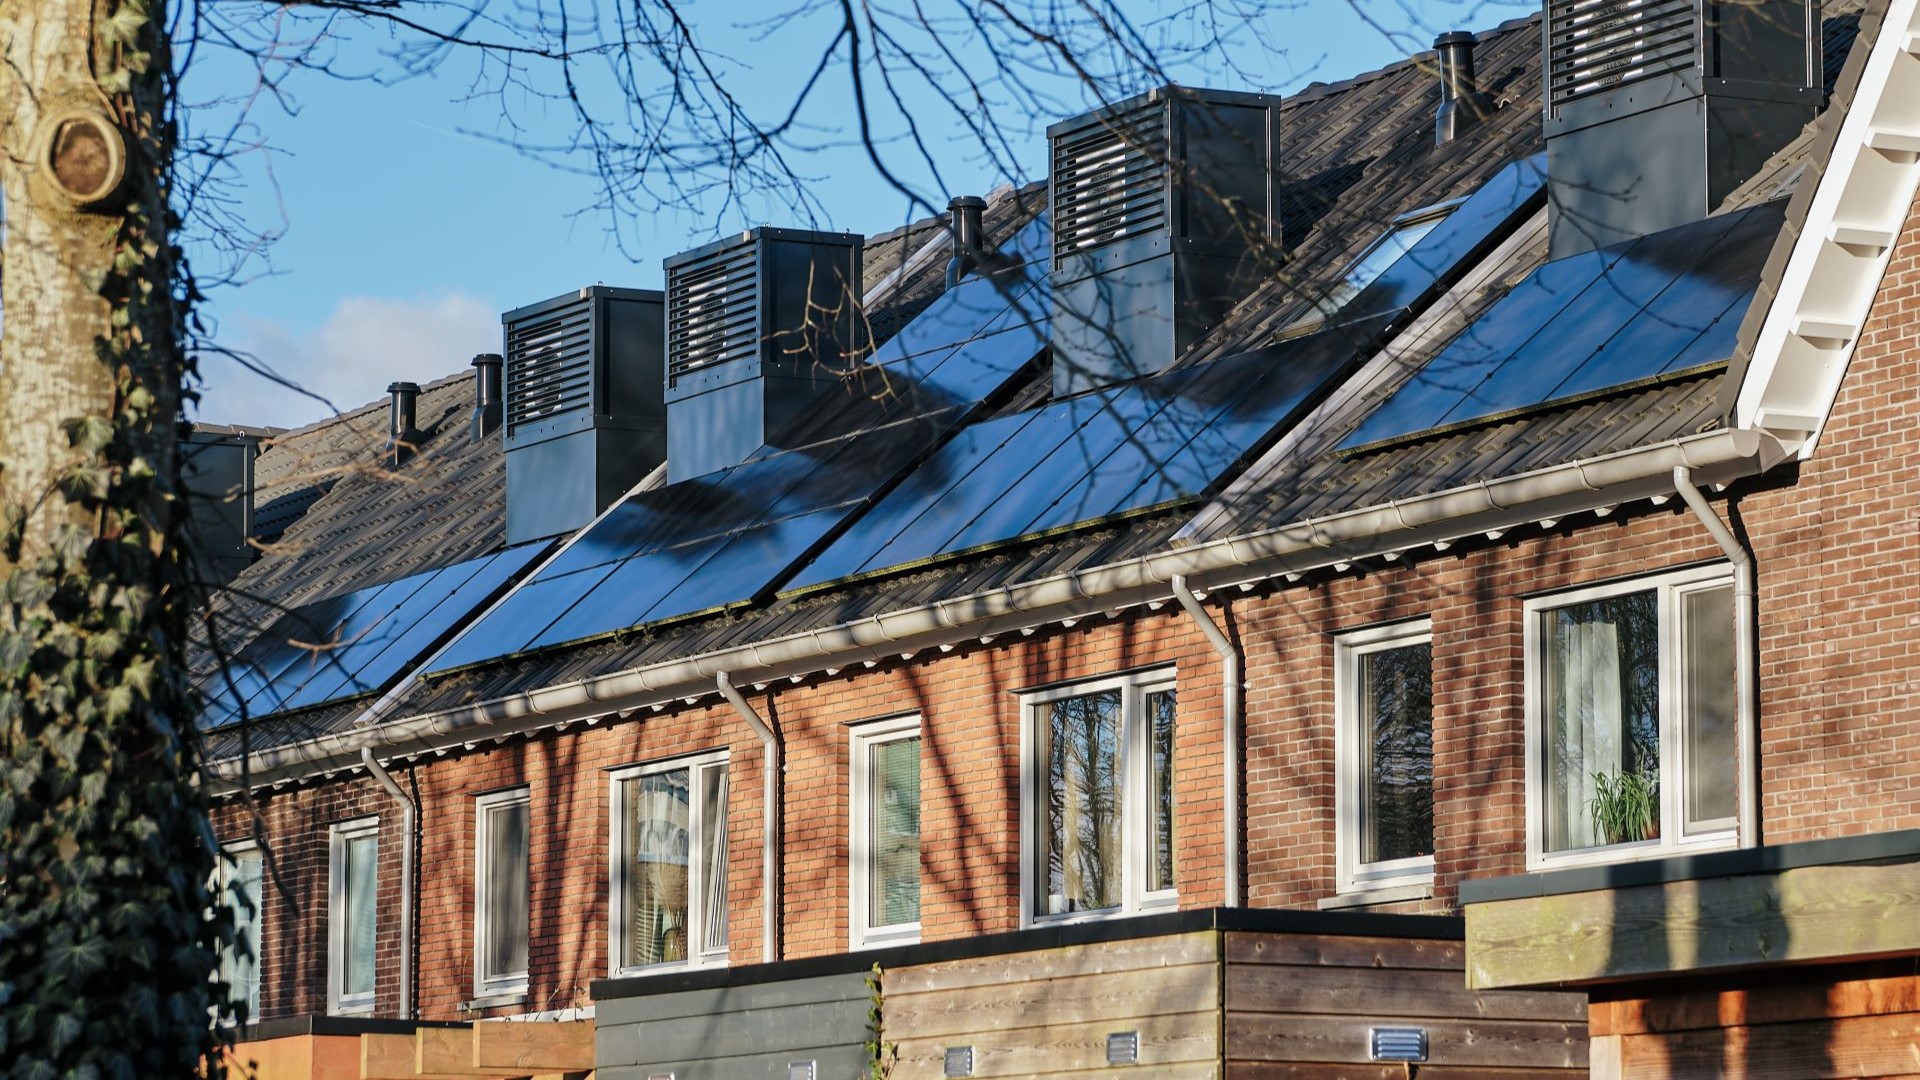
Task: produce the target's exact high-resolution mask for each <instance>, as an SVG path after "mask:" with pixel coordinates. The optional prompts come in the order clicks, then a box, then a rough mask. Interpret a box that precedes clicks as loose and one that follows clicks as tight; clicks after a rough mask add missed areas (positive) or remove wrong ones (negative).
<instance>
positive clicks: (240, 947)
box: [213, 840, 266, 1024]
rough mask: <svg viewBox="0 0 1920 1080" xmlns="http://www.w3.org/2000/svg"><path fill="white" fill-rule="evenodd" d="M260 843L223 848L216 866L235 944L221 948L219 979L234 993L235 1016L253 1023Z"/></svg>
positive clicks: (257, 983)
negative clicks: (230, 910) (228, 908)
mask: <svg viewBox="0 0 1920 1080" xmlns="http://www.w3.org/2000/svg"><path fill="white" fill-rule="evenodd" d="M265 865H266V864H265V862H264V860H263V859H262V855H261V851H260V846H259V845H258V844H256V843H254V842H253V841H251V840H247V841H243V842H240V843H236V844H229V845H227V846H225V847H224V848H222V849H221V853H220V860H219V863H218V865H216V867H215V868H214V878H213V883H214V889H215V895H216V897H217V898H218V899H220V900H222V901H225V902H226V903H227V904H228V905H229V906H230V907H231V908H232V910H233V936H234V944H233V945H232V946H231V947H228V948H223V949H221V950H220V981H221V982H222V983H224V984H225V985H226V987H227V990H228V992H229V993H230V994H231V995H232V1001H233V1005H234V1012H235V1014H236V1015H235V1017H234V1018H235V1019H236V1020H237V1021H238V1022H240V1023H243V1024H245V1023H250V1022H252V1021H253V1020H256V1019H258V1018H259V1016H260V922H261V911H262V908H261V902H262V898H263V897H264V896H265V895H266V894H265V891H264V890H263V889H262V888H261V885H262V883H263V882H264V881H265V879H266V874H265Z"/></svg>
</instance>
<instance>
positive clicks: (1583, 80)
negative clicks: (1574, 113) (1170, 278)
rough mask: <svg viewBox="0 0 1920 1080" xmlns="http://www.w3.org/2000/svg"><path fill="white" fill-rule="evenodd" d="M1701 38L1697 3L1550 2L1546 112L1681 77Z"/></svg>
mask: <svg viewBox="0 0 1920 1080" xmlns="http://www.w3.org/2000/svg"><path fill="white" fill-rule="evenodd" d="M1698 35H1699V14H1698V9H1697V8H1696V7H1695V3H1694V0H1549V2H1548V4H1547V102H1548V106H1549V108H1550V109H1551V110H1552V111H1554V112H1558V111H1559V110H1560V107H1561V106H1562V105H1565V104H1567V103H1568V102H1570V101H1577V100H1579V99H1580V98H1583V97H1586V96H1587V95H1589V94H1597V93H1600V92H1601V91H1604V90H1611V89H1613V88H1614V87H1616V86H1620V85H1622V84H1624V83H1630V82H1636V81H1638V80H1640V79H1650V78H1653V77H1654V76H1656V75H1665V74H1667V73H1669V72H1674V71H1683V70H1685V69H1686V68H1688V67H1690V66H1692V65H1693V64H1694V63H1695V57H1696V56H1697V49H1698V41H1697V38H1698Z"/></svg>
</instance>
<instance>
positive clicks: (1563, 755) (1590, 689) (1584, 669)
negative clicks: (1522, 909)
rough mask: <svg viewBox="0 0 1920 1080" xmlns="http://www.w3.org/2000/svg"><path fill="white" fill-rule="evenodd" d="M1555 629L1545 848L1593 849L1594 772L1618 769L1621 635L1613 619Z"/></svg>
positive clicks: (1621, 719)
mask: <svg viewBox="0 0 1920 1080" xmlns="http://www.w3.org/2000/svg"><path fill="white" fill-rule="evenodd" d="M1561 619H1562V621H1561V622H1560V623H1559V625H1558V626H1557V628H1556V632H1557V641H1556V643H1555V645H1556V648H1555V652H1556V656H1555V658H1554V659H1555V661H1556V663H1555V669H1556V670H1555V671H1554V679H1555V683H1556V686H1557V688H1558V691H1559V693H1558V695H1557V697H1558V700H1557V701H1555V702H1554V703H1553V704H1554V708H1555V710H1556V713H1557V715H1556V716H1555V718H1554V720H1555V722H1554V726H1553V732H1552V734H1553V738H1554V739H1555V741H1556V745H1555V746H1554V747H1553V748H1552V751H1551V753H1552V760H1553V768H1552V770H1551V776H1552V782H1553V783H1554V784H1556V785H1558V790H1556V791H1554V792H1552V793H1551V795H1550V796H1549V798H1550V800H1551V803H1552V809H1553V810H1554V813H1553V814H1552V815H1551V819H1550V825H1551V826H1552V828H1551V830H1550V831H1551V834H1552V835H1550V836H1549V837H1548V847H1549V848H1550V849H1551V850H1554V851H1565V850H1568V849H1571V848H1583V847H1592V846H1594V845H1595V844H1598V843H1600V842H1601V840H1602V839H1603V838H1601V837H1597V836H1595V835H1594V831H1593V815H1592V813H1591V811H1590V807H1591V805H1592V802H1593V798H1594V794H1595V791H1594V783H1593V776H1594V774H1595V773H1610V772H1619V771H1620V765H1621V745H1620V741H1621V734H1622V730H1623V728H1624V727H1625V723H1624V717H1623V716H1622V715H1621V696H1620V635H1619V631H1618V630H1617V629H1616V628H1615V627H1614V625H1613V624H1612V623H1604V622H1586V623H1576V622H1571V621H1566V617H1565V616H1564V615H1562V616H1561Z"/></svg>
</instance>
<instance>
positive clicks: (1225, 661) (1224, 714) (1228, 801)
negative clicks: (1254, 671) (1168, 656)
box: [1171, 574, 1246, 907]
mask: <svg viewBox="0 0 1920 1080" xmlns="http://www.w3.org/2000/svg"><path fill="white" fill-rule="evenodd" d="M1171 584H1172V585H1173V598H1174V599H1175V600H1177V601H1179V602H1180V607H1181V609H1182V610H1183V611H1185V612H1186V613H1187V615H1188V616H1189V617H1191V618H1192V619H1193V624H1194V625H1195V626H1197V627H1199V628H1200V632H1201V633H1202V634H1204V635H1206V638H1207V642H1208V644H1211V645H1212V646H1213V651H1214V652H1216V653H1219V654H1220V682H1221V684H1222V685H1221V689H1220V693H1221V698H1222V703H1221V709H1220V718H1221V726H1222V728H1223V729H1224V730H1223V732H1222V738H1223V740H1224V741H1225V743H1226V746H1225V748H1224V749H1223V750H1222V762H1221V765H1222V768H1221V770H1220V771H1221V774H1222V776H1223V777H1224V779H1223V790H1222V792H1221V796H1222V802H1223V804H1224V805H1223V808H1222V809H1223V813H1222V814H1221V818H1222V820H1223V822H1224V824H1225V830H1226V848H1225V851H1226V862H1227V874H1226V889H1225V892H1226V906H1228V907H1244V906H1245V903H1246V901H1245V898H1244V897H1242V896H1241V894H1240V651H1239V650H1238V649H1235V648H1234V647H1233V642H1231V641H1229V640H1228V639H1227V635H1226V634H1225V633H1224V632H1223V631H1222V630H1221V629H1220V624H1219V623H1216V622H1214V621H1213V616H1211V615H1208V614H1207V609H1206V608H1204V607H1201V606H1200V601H1198V600H1196V599H1194V596H1193V590H1192V589H1190V588H1188V587H1187V576H1186V575H1185V574H1175V575H1173V580H1172V582H1171Z"/></svg>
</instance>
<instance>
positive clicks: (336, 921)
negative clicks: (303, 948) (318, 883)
mask: <svg viewBox="0 0 1920 1080" xmlns="http://www.w3.org/2000/svg"><path fill="white" fill-rule="evenodd" d="M328 841H329V850H328V860H327V865H328V868H329V872H328V882H327V1011H328V1012H332V1013H359V1012H371V1011H373V1002H374V997H373V989H374V978H373V976H374V944H375V938H376V931H377V929H378V926H379V923H378V916H377V915H376V909H377V907H378V897H379V889H380V875H379V863H380V819H379V818H376V817H369V818H359V819H356V820H354V821H343V822H340V823H338V824H336V825H334V826H333V828H332V830H330V835H329V838H328Z"/></svg>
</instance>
